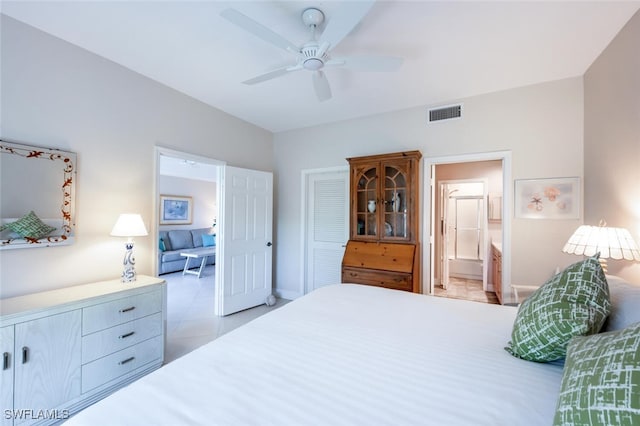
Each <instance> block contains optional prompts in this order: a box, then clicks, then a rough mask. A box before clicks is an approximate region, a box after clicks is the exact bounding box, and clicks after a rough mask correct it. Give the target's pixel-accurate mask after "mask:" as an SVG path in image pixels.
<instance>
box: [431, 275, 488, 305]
mask: <svg viewBox="0 0 640 426" xmlns="http://www.w3.org/2000/svg"><path fill="white" fill-rule="evenodd" d="M434 294H435V295H436V296H439V297H450V298H453V299H465V300H473V301H476V302H483V303H492V304H498V296H496V294H495V293H494V292H492V291H484V290H482V281H478V280H467V279H463V278H454V277H451V278H449V285H448V286H447V289H446V290H445V289H443V288H442V286H440V285H437V286H435V289H434Z"/></svg>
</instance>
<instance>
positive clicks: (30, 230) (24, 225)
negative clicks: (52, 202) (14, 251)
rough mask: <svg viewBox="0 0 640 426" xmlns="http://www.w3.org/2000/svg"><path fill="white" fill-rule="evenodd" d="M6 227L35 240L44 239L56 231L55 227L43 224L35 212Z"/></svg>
mask: <svg viewBox="0 0 640 426" xmlns="http://www.w3.org/2000/svg"><path fill="white" fill-rule="evenodd" d="M5 227H6V228H9V229H11V230H12V231H13V232H15V233H16V234H18V235H20V236H21V237H23V238H35V239H38V238H42V237H44V236H45V235H48V234H50V233H52V232H53V231H55V230H56V228H54V227H53V226H49V225H47V224H46V223H44V222H42V221H41V220H40V218H39V217H38V216H36V214H35V213H34V212H33V211H30V212H29V213H28V214H26V215H24V216H23V217H22V218H20V219H18V220H16V221H15V222H11V223H7V224H6V225H5Z"/></svg>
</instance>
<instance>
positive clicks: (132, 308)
mask: <svg viewBox="0 0 640 426" xmlns="http://www.w3.org/2000/svg"><path fill="white" fill-rule="evenodd" d="M135 308H136V307H135V306H130V307H128V308H124V309H120V313H121V314H124V313H125V312H131V311H133V310H134V309H135Z"/></svg>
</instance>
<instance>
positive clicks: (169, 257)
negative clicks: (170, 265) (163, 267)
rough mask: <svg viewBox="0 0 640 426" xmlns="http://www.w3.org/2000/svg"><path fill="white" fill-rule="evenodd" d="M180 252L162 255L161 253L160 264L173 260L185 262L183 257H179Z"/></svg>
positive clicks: (168, 252) (175, 251) (167, 252)
mask: <svg viewBox="0 0 640 426" xmlns="http://www.w3.org/2000/svg"><path fill="white" fill-rule="evenodd" d="M180 253H181V251H180V250H174V251H165V252H164V253H162V258H161V259H162V262H163V263H164V262H173V261H175V260H185V259H186V258H185V257H184V256H180Z"/></svg>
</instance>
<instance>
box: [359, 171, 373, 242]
mask: <svg viewBox="0 0 640 426" xmlns="http://www.w3.org/2000/svg"><path fill="white" fill-rule="evenodd" d="M356 178H357V180H356V182H357V184H356V223H355V226H356V235H359V236H371V237H376V236H377V235H378V233H377V228H378V226H377V225H378V220H377V213H378V168H377V167H376V166H375V165H372V166H365V167H362V168H361V169H360V171H359V173H358V175H357V177H356Z"/></svg>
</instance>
